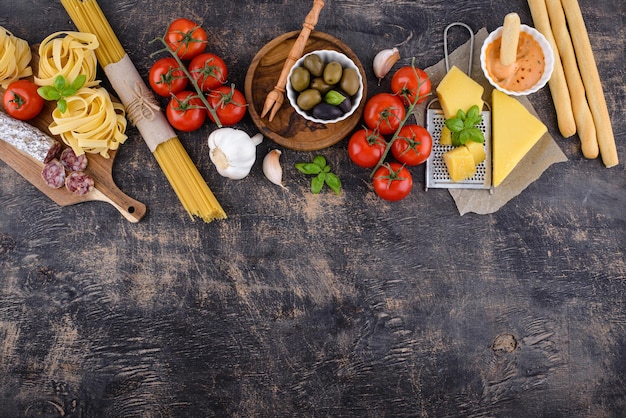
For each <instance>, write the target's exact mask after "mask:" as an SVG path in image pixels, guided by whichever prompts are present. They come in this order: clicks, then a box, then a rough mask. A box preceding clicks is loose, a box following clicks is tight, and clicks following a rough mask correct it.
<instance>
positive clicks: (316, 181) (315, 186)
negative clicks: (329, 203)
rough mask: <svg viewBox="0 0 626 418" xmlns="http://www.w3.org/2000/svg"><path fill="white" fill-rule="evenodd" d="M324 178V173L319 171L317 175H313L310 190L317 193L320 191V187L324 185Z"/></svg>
mask: <svg viewBox="0 0 626 418" xmlns="http://www.w3.org/2000/svg"><path fill="white" fill-rule="evenodd" d="M325 178H326V174H324V173H320V174H318V175H317V176H315V177H313V180H311V192H312V193H313V194H318V193H319V192H321V191H322V187H324V179H325Z"/></svg>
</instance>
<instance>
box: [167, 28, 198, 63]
mask: <svg viewBox="0 0 626 418" xmlns="http://www.w3.org/2000/svg"><path fill="white" fill-rule="evenodd" d="M165 43H166V44H167V45H168V46H169V47H170V48H171V49H172V50H173V51H175V52H176V55H178V57H179V58H181V59H185V60H190V59H192V58H193V57H195V56H197V55H199V54H200V53H202V52H203V51H204V49H205V48H206V44H207V34H206V31H205V30H204V29H202V27H201V26H198V25H197V24H196V23H195V22H194V21H193V20H189V19H184V18H178V19H176V20H174V21H173V22H172V23H170V25H169V26H168V27H167V32H166V33H165Z"/></svg>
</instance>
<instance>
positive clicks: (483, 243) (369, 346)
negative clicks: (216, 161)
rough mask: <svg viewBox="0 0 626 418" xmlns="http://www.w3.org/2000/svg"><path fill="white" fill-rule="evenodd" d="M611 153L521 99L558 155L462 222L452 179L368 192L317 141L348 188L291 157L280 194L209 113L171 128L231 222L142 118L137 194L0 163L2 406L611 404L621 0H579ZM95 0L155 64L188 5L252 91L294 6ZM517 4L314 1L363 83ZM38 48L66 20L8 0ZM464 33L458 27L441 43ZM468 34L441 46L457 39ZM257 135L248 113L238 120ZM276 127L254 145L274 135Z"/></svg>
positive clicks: (339, 411) (488, 413)
mask: <svg viewBox="0 0 626 418" xmlns="http://www.w3.org/2000/svg"><path fill="white" fill-rule="evenodd" d="M580 3H581V6H582V9H583V12H584V15H585V19H586V22H587V26H588V28H589V35H590V39H591V42H592V45H593V47H594V51H595V52H596V60H597V62H598V65H599V67H600V74H601V78H602V81H603V83H604V89H605V92H606V97H607V103H608V106H609V111H610V114H611V117H612V120H613V124H614V125H613V128H614V132H615V135H616V139H617V145H618V151H619V154H620V160H621V161H622V162H621V163H620V165H619V166H617V167H614V168H612V169H605V168H604V167H603V165H602V163H601V161H600V160H592V161H589V160H585V159H584V158H582V157H581V153H580V145H579V143H578V141H577V138H570V139H563V138H562V137H560V136H559V135H558V130H557V127H556V120H555V114H554V110H553V107H552V104H551V100H550V95H549V92H548V91H546V90H545V89H544V90H542V91H541V92H539V93H537V94H536V95H533V97H532V98H531V101H532V103H533V105H534V106H535V108H536V109H537V111H538V113H539V114H540V115H541V118H542V120H544V122H545V123H546V124H547V125H548V127H549V130H550V132H551V133H552V134H553V135H554V137H555V139H556V140H557V142H558V144H559V145H560V147H561V149H562V150H563V151H564V152H565V154H566V155H567V157H568V158H569V161H568V162H566V163H560V164H557V165H554V166H552V167H550V168H549V169H548V170H547V171H546V172H545V173H544V174H543V175H542V176H541V178H540V179H538V180H537V181H536V182H534V183H533V184H532V185H530V187H528V189H526V190H525V191H524V192H523V193H522V194H521V195H519V196H517V197H516V198H514V199H513V200H511V201H510V202H509V203H508V204H507V205H506V206H504V207H503V208H502V209H500V210H499V211H498V212H497V213H495V214H492V215H473V214H468V215H464V216H459V214H458V211H457V209H456V207H455V205H454V202H453V200H452V198H451V197H450V195H449V193H448V192H447V191H445V190H429V191H428V192H424V191H423V190H421V188H422V186H423V169H417V170H416V179H417V186H416V189H415V190H414V191H413V193H412V194H411V195H410V197H409V198H407V199H406V200H404V201H402V202H399V203H394V204H389V203H385V202H382V201H381V200H379V199H377V198H376V197H375V195H374V193H373V191H372V190H371V188H370V186H369V185H368V181H367V176H368V173H367V172H366V171H364V170H361V169H358V168H356V167H355V166H354V165H352V164H351V163H350V162H349V160H348V156H347V153H346V141H343V142H340V143H338V144H337V145H335V146H333V147H331V148H329V149H326V150H323V152H322V154H323V155H325V156H326V158H327V159H328V161H329V163H330V164H331V165H332V167H333V170H334V171H335V172H336V173H338V174H339V175H340V177H341V178H342V180H343V182H344V190H343V193H342V194H341V195H340V196H335V195H333V194H332V193H329V192H325V193H323V194H321V195H312V194H311V193H310V192H309V190H308V179H307V178H305V177H304V176H302V175H300V174H299V173H297V172H296V171H295V169H294V168H293V164H294V163H295V162H298V161H305V160H309V159H311V158H312V157H313V156H314V153H308V152H295V151H285V152H284V153H283V155H282V157H281V158H282V162H283V167H284V172H285V173H284V175H285V181H286V183H287V186H288V187H289V191H288V192H286V191H284V190H282V189H280V188H279V187H275V186H273V185H272V184H270V183H269V182H268V181H266V180H265V178H264V177H263V174H262V172H261V168H260V162H257V164H256V165H255V167H254V169H253V170H252V172H251V174H250V176H249V177H247V178H246V179H244V180H241V181H229V180H226V179H223V178H221V177H220V176H219V175H218V174H217V173H216V171H215V170H214V169H213V168H212V166H211V164H210V160H209V157H208V153H207V145H206V138H207V135H208V133H209V132H210V131H211V130H212V129H213V128H211V127H209V126H207V127H205V128H204V129H203V130H202V131H200V132H196V133H193V134H182V135H181V139H182V140H183V143H184V144H185V146H186V147H187V149H188V150H189V153H190V155H191V157H192V158H193V160H194V161H195V162H196V163H197V165H198V167H199V169H200V171H201V173H202V174H203V175H204V176H205V178H206V179H207V181H208V183H209V184H210V185H211V187H212V189H213V190H214V192H215V194H216V196H217V197H218V199H219V200H220V202H221V203H222V205H223V206H224V208H225V210H226V211H227V213H228V215H229V219H228V220H226V221H219V222H214V223H211V224H205V223H203V222H202V221H199V220H196V221H193V220H191V219H190V218H189V217H188V215H187V214H186V213H185V212H184V211H183V209H182V207H181V205H180V203H179V202H178V200H177V198H176V196H175V194H174V192H173V191H172V189H171V188H170V187H169V185H168V183H167V181H166V179H165V177H164V175H163V174H162V172H161V171H160V169H159V168H158V165H157V164H156V162H155V160H154V158H153V157H152V155H151V154H150V152H149V151H148V148H147V146H146V145H145V144H144V142H143V140H142V139H141V138H140V136H139V135H138V133H137V131H136V130H134V129H130V130H129V135H130V139H129V140H128V142H127V143H126V144H124V146H123V147H122V148H121V149H120V151H119V153H118V155H117V158H116V160H115V164H114V167H113V178H114V180H115V182H116V183H117V184H118V186H119V187H120V188H121V190H122V191H124V192H125V193H127V194H129V195H130V196H133V197H134V198H136V199H137V200H139V201H141V202H144V203H146V205H147V207H148V213H147V214H146V216H145V217H144V218H143V219H142V220H141V221H140V222H139V223H137V224H132V223H129V222H128V221H127V220H125V219H123V218H122V217H121V216H120V214H119V213H118V212H117V211H116V210H115V208H113V207H112V206H111V205H108V204H105V203H102V202H88V203H83V204H79V205H74V206H70V207H60V206H57V205H56V204H54V203H53V202H52V201H51V200H50V199H48V198H47V197H46V196H45V195H43V194H42V193H41V192H40V191H39V190H37V189H36V188H35V187H33V186H32V185H31V184H30V183H28V182H27V181H25V180H24V179H23V178H22V177H21V176H19V175H18V174H16V173H15V172H14V171H13V170H12V169H11V168H10V167H8V166H7V165H5V164H4V163H0V179H1V180H2V181H1V183H0V206H1V207H2V216H1V217H0V272H1V273H0V415H1V416H3V417H20V416H27V417H31V416H46V417H55V416H71V417H100V416H102V417H139V416H141V417H208V416H234V417H249V416H258V417H265V416H277V417H278V416H280V417H282V416H359V417H379V416H422V417H444V416H447V417H453V416H454V417H456V416H473V417H498V416H512V417H531V416H532V417H618V416H623V414H624V412H623V411H624V410H625V409H626V377H625V376H626V354H625V353H626V297H625V289H626V263H625V261H624V259H625V247H626V234H625V232H626V211H625V210H624V207H625V206H626V181H625V178H624V163H623V161H625V160H626V153H625V152H624V149H625V146H626V141H625V137H626V135H625V134H624V132H625V131H626V121H625V119H624V110H623V109H624V107H625V106H626V89H625V87H624V86H625V85H626V83H625V81H626V80H625V77H624V74H625V73H624V64H626V56H625V53H624V42H625V41H626V34H625V27H624V20H625V17H626V11H625V10H624V7H623V3H622V2H621V1H618V0H595V1H592V0H580ZM225 4H226V3H224V2H217V1H200V0H196V1H185V2H179V1H170V0H144V1H136V0H119V1H118V0H116V1H105V0H102V3H101V5H102V7H103V9H104V11H105V13H106V14H107V16H108V18H109V20H110V22H111V24H112V26H113V27H114V29H115V31H116V32H117V34H118V36H119V37H120V39H121V41H122V43H123V44H124V45H125V47H126V49H127V51H128V53H129V55H130V57H131V58H132V60H133V61H134V62H135V64H136V66H137V67H138V69H139V70H140V72H141V73H142V75H146V74H147V71H148V69H149V66H150V64H151V62H152V61H153V60H154V59H155V58H154V57H152V58H151V57H150V53H151V52H152V51H154V50H156V49H157V47H156V46H155V44H150V41H151V40H152V39H153V38H155V37H157V36H159V35H161V34H162V31H163V30H164V29H165V26H166V25H167V23H168V22H169V21H170V20H172V19H174V18H176V17H180V16H184V17H188V18H192V19H195V20H197V21H202V22H203V25H204V26H205V27H206V28H207V29H208V30H209V33H210V34H211V36H210V49H211V50H213V51H215V52H217V53H219V54H221V55H222V56H223V57H224V59H225V60H226V62H227V63H229V65H230V68H231V77H230V78H231V81H232V82H234V83H236V84H237V85H238V86H240V87H241V88H243V82H244V78H245V74H246V70H247V68H248V65H249V63H250V61H251V60H252V58H253V57H254V55H255V54H256V52H257V51H258V50H259V49H260V48H261V47H263V45H265V44H266V43H267V42H269V41H270V40H272V39H274V38H275V37H277V36H279V35H280V34H282V33H285V32H288V31H292V30H297V29H298V28H300V27H301V22H302V19H303V17H304V16H305V14H306V12H307V11H308V10H309V8H310V4H309V2H307V1H304V2H296V1H291V2H286V1H275V0H272V1H270V0H266V1H234V2H231V3H228V6H226V5H225ZM510 11H517V12H518V13H519V14H520V16H521V19H522V22H523V23H532V21H531V18H530V12H529V10H528V6H527V4H526V2H525V1H517V0H516V1H508V2H494V1H487V0H472V1H470V0H459V1H454V2H452V1H446V2H443V1H424V0H415V1H406V0H377V1H373V0H372V1H370V0H344V1H332V0H330V1H327V2H326V6H325V8H324V9H323V11H322V13H321V15H320V22H319V23H318V25H317V26H316V29H317V30H320V31H323V32H326V33H329V34H331V35H333V36H335V37H337V38H338V39H341V40H342V41H343V42H345V43H346V44H347V45H349V46H350V47H351V48H352V49H353V50H354V52H355V53H356V54H357V55H358V56H359V58H360V60H361V61H362V62H363V63H364V66H365V67H366V70H367V72H368V79H369V86H368V87H369V94H370V95H371V94H373V93H375V92H377V91H383V90H385V89H386V88H388V86H389V85H388V80H387V81H386V82H383V83H382V84H381V86H377V83H376V82H375V79H374V76H373V73H372V70H371V65H370V64H368V63H371V62H372V59H373V57H374V55H375V54H376V52H378V50H380V49H383V48H387V47H390V46H393V45H397V44H401V46H400V50H401V53H402V55H403V57H404V58H403V60H402V62H401V63H409V62H410V57H413V56H414V57H416V62H417V64H418V65H419V66H422V67H428V66H431V65H433V64H435V63H437V62H438V61H439V60H440V59H442V57H443V41H442V32H443V29H444V27H445V26H446V25H447V24H448V23H451V22H455V21H463V22H466V23H468V24H470V25H471V26H472V28H473V29H474V31H477V30H478V29H480V28H481V27H486V28H487V29H488V30H493V29H495V28H496V27H497V26H499V24H500V21H501V19H502V18H503V17H504V15H505V14H506V13H508V12H510ZM0 25H2V26H4V27H5V28H7V29H9V30H11V31H12V32H13V33H14V34H15V35H17V36H20V37H22V38H24V39H26V40H28V41H29V42H31V43H37V42H40V41H41V40H42V39H43V38H44V37H45V36H47V35H48V34H50V33H52V32H55V31H58V30H68V29H70V30H71V29H73V26H72V25H71V23H70V20H69V18H68V16H67V14H66V13H65V11H64V10H63V8H62V7H61V5H60V3H59V2H57V1H47V0H33V1H3V2H1V3H0ZM453 38H454V37H453ZM455 42H456V45H458V43H459V42H460V41H457V40H456V39H452V41H451V43H452V46H453V47H454V45H455ZM239 127H240V128H241V129H244V130H247V131H249V132H250V133H253V131H254V125H253V123H252V121H251V119H250V118H249V117H247V118H246V119H245V120H244V122H243V123H241V124H240V126H239ZM275 147H276V146H275V144H273V143H271V142H270V141H266V142H264V143H263V144H262V145H261V146H259V147H258V156H259V158H261V157H262V156H264V155H265V153H266V152H267V151H268V150H269V149H271V148H275Z"/></svg>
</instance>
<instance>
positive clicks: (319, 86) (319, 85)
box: [311, 77, 333, 96]
mask: <svg viewBox="0 0 626 418" xmlns="http://www.w3.org/2000/svg"><path fill="white" fill-rule="evenodd" d="M311 88H312V89H315V90H319V91H320V93H322V96H325V95H326V93H328V92H329V91H331V90H332V88H333V86H331V85H330V84H327V83H326V82H325V81H324V79H323V78H322V77H315V78H314V79H313V80H311Z"/></svg>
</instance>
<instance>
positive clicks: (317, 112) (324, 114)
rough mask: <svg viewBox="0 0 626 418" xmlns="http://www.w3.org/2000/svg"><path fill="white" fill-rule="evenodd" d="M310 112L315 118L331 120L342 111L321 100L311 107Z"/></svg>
mask: <svg viewBox="0 0 626 418" xmlns="http://www.w3.org/2000/svg"><path fill="white" fill-rule="evenodd" d="M311 114H312V115H313V117H314V118H317V119H322V120H331V119H337V118H338V117H341V116H342V115H343V112H342V111H341V109H339V108H338V107H337V106H333V105H331V104H329V103H326V102H322V103H320V104H318V105H316V106H315V107H314V108H313V110H312V112H311Z"/></svg>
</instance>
